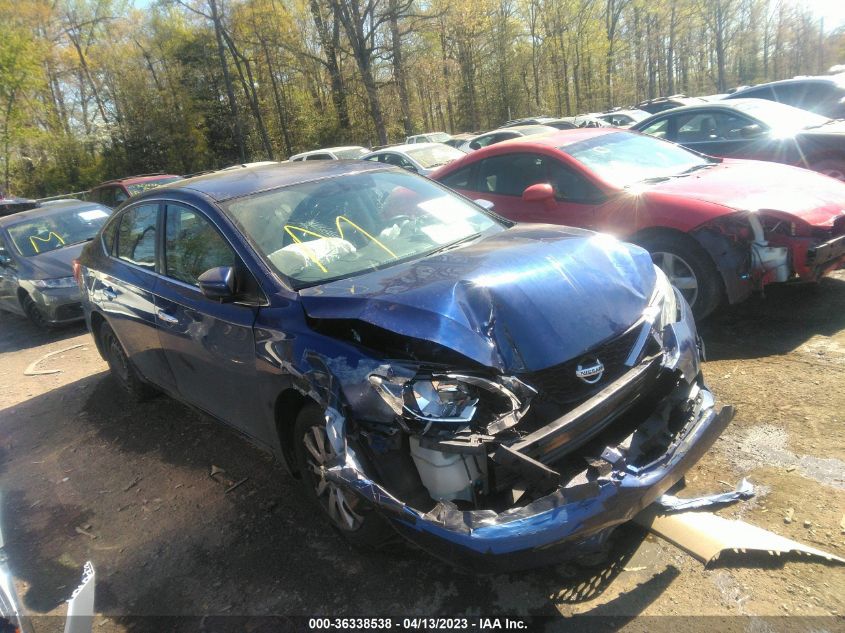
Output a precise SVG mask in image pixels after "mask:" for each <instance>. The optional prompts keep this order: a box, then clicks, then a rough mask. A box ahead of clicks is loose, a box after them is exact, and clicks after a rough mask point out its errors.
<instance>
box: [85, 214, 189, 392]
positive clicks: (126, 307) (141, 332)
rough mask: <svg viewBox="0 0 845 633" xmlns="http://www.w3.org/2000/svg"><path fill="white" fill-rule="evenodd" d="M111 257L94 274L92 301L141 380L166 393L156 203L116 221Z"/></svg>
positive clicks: (169, 386) (169, 379) (168, 385)
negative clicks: (157, 307) (160, 334)
mask: <svg viewBox="0 0 845 633" xmlns="http://www.w3.org/2000/svg"><path fill="white" fill-rule="evenodd" d="M114 222H116V224H117V226H116V230H115V232H114V239H113V242H112V243H111V244H110V245H109V246H110V252H109V253H108V254H109V255H110V257H108V258H105V259H104V261H103V264H102V266H101V267H100V270H97V271H96V275H95V283H94V286H93V288H92V292H91V299H92V301H94V302H95V303H96V304H97V306H99V307H100V309H101V310H102V311H103V312H104V313H105V315H106V318H107V320H108V323H109V325H110V326H111V327H112V329H113V330H114V332H115V334H117V338H118V339H119V340H120V342H121V344H122V345H123V348H124V349H125V350H126V353H127V354H128V356H129V358H130V360H131V361H132V363H133V364H134V366H135V367H136V369H137V370H138V371H139V372H141V375H142V376H143V377H144V378H146V379H147V380H149V381H150V382H152V383H155V384H157V385H160V386H162V387H164V388H165V389H172V387H173V379H172V377H171V376H170V375H169V368H168V366H167V362H166V361H165V359H164V355H163V353H162V351H161V346H160V344H159V340H158V333H157V332H156V317H155V298H154V294H153V293H154V292H155V289H156V284H157V281H158V275H157V274H156V261H157V258H158V249H159V246H158V241H159V234H160V231H161V226H160V224H161V216H160V204H159V203H158V202H157V201H151V202H142V203H140V204H136V205H132V206H131V207H127V208H126V209H124V210H123V211H121V212H120V214H119V216H118V217H117V218H115V220H114Z"/></svg>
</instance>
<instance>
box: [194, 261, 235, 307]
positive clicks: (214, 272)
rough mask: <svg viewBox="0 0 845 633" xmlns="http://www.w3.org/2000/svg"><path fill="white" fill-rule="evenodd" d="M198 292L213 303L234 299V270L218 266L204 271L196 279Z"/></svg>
mask: <svg viewBox="0 0 845 633" xmlns="http://www.w3.org/2000/svg"><path fill="white" fill-rule="evenodd" d="M197 283H198V284H199V287H200V291H201V292H202V294H203V295H204V296H205V297H207V298H208V299H212V300H214V301H231V300H232V299H234V298H235V269H234V268H232V267H231V266H218V267H217V268H211V269H209V270H206V271H205V272H204V273H203V274H202V275H200V276H199V278H198V279H197Z"/></svg>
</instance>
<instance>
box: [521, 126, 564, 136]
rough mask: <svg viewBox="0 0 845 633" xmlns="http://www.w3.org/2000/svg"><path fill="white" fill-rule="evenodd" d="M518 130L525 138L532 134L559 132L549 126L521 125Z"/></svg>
mask: <svg viewBox="0 0 845 633" xmlns="http://www.w3.org/2000/svg"><path fill="white" fill-rule="evenodd" d="M517 129H518V130H519V131H520V132H521V133H522V134H523V135H525V136H530V135H532V134H544V133H546V132H557V130H556V129H555V128H553V127H550V126H548V125H521V126H519V127H518V128H517Z"/></svg>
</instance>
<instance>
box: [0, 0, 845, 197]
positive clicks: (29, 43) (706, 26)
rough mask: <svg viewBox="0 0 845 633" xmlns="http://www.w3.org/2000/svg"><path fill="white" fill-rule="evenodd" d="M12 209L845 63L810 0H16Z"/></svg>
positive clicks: (11, 41) (7, 111)
mask: <svg viewBox="0 0 845 633" xmlns="http://www.w3.org/2000/svg"><path fill="white" fill-rule="evenodd" d="M0 24H3V25H5V26H4V30H3V33H2V36H0V148H2V149H0V152H2V155H0V162H2V184H0V187H2V189H3V190H4V191H5V192H6V193H7V194H17V195H27V196H47V195H52V194H57V193H62V192H68V191H75V190H82V189H86V188H88V187H90V186H91V185H93V184H95V183H97V182H99V181H101V180H104V179H107V178H113V177H119V176H124V175H130V174H136V173H147V172H172V173H179V174H189V173H193V172H198V171H201V170H205V169H211V168H219V167H222V166H226V165H230V164H233V163H241V162H247V161H254V160H280V159H283V158H286V157H287V156H289V155H291V154H292V153H295V152H297V151H302V150H305V149H313V148H317V147H321V146H329V145H342V144H361V145H366V146H375V145H384V144H387V143H388V142H396V141H400V140H402V139H403V138H404V137H405V136H406V135H410V134H413V133H418V132H425V131H435V130H444V131H448V132H452V133H457V132H464V131H479V130H483V129H489V128H492V127H496V126H498V125H499V124H501V123H502V122H504V121H505V120H507V119H511V118H515V117H518V116H525V115H537V114H552V115H560V116H566V115H573V114H578V113H583V112H589V111H596V110H602V109H605V108H608V107H610V106H616V105H620V106H623V105H629V104H633V103H636V102H638V101H640V100H643V99H648V98H653V97H657V96H661V95H668V94H674V93H679V92H683V93H686V94H690V95H700V94H710V93H716V92H724V91H726V90H728V89H730V88H732V87H735V86H737V85H743V84H753V83H759V82H762V81H767V80H773V79H779V78H784V77H791V76H794V75H798V74H815V73H818V72H821V71H823V70H824V69H825V68H827V67H829V66H830V65H832V64H835V63H841V62H843V61H845V32H843V30H842V29H839V30H837V31H834V32H829V31H825V30H824V26H823V24H822V22H821V21H820V20H819V18H817V17H816V16H815V15H814V14H813V13H812V12H811V11H810V10H809V9H807V8H806V7H804V6H802V5H801V4H800V3H799V2H798V0H459V1H458V2H454V1H451V0H154V1H153V3H152V4H144V5H143V6H139V5H134V6H133V5H131V4H129V3H128V2H126V0H0Z"/></svg>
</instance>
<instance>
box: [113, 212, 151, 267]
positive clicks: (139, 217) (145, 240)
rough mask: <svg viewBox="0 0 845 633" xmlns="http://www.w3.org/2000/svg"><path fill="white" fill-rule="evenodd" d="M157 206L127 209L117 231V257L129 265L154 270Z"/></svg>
mask: <svg viewBox="0 0 845 633" xmlns="http://www.w3.org/2000/svg"><path fill="white" fill-rule="evenodd" d="M157 221H158V204H142V205H140V206H137V207H132V208H131V209H127V210H126V212H125V213H123V215H122V216H121V218H120V225H119V227H118V229H117V257H118V258H119V259H122V260H124V261H126V262H129V263H130V264H135V265H136V266H141V267H142V268H147V269H149V270H155V262H156V223H157Z"/></svg>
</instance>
